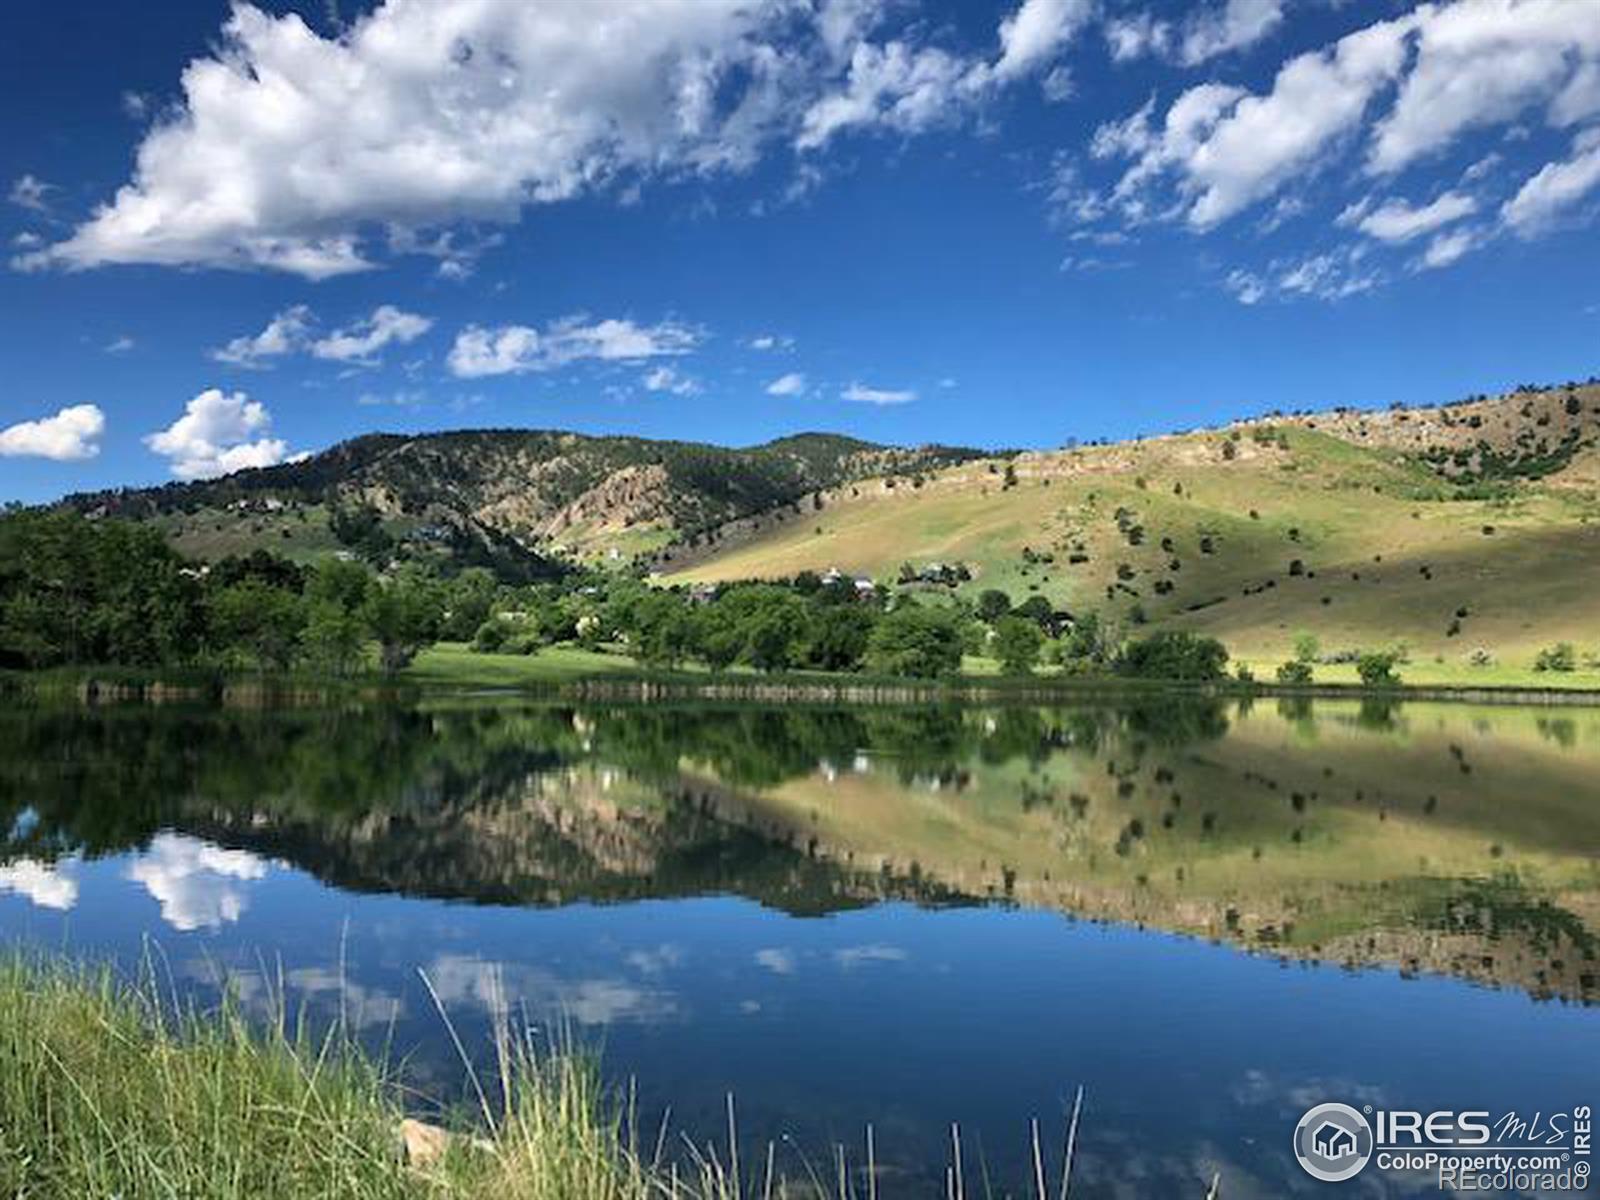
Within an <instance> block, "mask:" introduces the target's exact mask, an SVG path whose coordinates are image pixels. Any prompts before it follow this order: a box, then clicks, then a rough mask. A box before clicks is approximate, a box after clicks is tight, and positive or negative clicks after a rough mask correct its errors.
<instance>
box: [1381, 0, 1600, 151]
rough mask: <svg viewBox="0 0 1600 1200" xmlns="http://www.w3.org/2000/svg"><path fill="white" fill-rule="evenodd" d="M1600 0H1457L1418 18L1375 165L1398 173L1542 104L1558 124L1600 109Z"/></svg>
mask: <svg viewBox="0 0 1600 1200" xmlns="http://www.w3.org/2000/svg"><path fill="white" fill-rule="evenodd" d="M1597 71H1600V5H1596V4H1588V3H1577V4H1574V3H1572V2H1571V0H1456V3H1454V4H1444V5H1439V6H1437V7H1432V6H1430V7H1427V8H1425V9H1423V10H1421V13H1420V16H1419V20H1418V22H1417V53H1416V65H1415V66H1414V67H1413V69H1412V70H1411V72H1410V74H1409V75H1407V76H1406V79H1405V81H1404V83H1403V84H1402V85H1401V88H1400V92H1399V95H1398V96H1397V97H1396V99H1395V103H1394V107H1393V109H1392V110H1391V111H1390V112H1389V114H1388V115H1387V116H1386V117H1384V119H1383V120H1382V121H1381V122H1379V124H1378V127H1377V129H1376V131H1375V134H1374V137H1373V141H1372V145H1371V151H1370V164H1371V166H1372V168H1373V169H1374V170H1376V171H1382V172H1392V171H1397V170H1399V169H1400V168H1402V167H1405V166H1407V165H1409V164H1410V163H1412V162H1413V161H1415V160H1417V159H1419V158H1422V157H1424V156H1427V155H1430V154H1434V153H1436V152H1438V151H1440V150H1442V149H1444V148H1445V147H1447V146H1449V145H1450V144H1451V143H1452V142H1453V141H1454V140H1455V139H1456V138H1457V137H1459V136H1460V135H1461V134H1462V133H1464V132H1466V131H1467V130H1469V129H1473V128H1478V127H1482V126H1486V125H1496V124H1501V123H1504V122H1506V121H1510V120H1513V119H1515V118H1517V117H1519V116H1520V115H1521V114H1522V113H1523V112H1525V111H1526V110H1527V109H1529V108H1530V107H1532V106H1534V105H1537V104H1546V105H1548V106H1549V110H1548V113H1547V116H1548V118H1549V119H1550V121H1551V123H1552V124H1558V125H1559V124H1570V123H1571V122H1572V121H1574V120H1578V119H1581V118H1583V117H1585V116H1592V115H1594V114H1595V113H1596V112H1597V111H1600V86H1597V85H1600V76H1597Z"/></svg>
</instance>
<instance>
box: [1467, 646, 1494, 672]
mask: <svg viewBox="0 0 1600 1200" xmlns="http://www.w3.org/2000/svg"><path fill="white" fill-rule="evenodd" d="M1467 665H1468V666H1473V667H1492V666H1494V655H1493V654H1492V653H1490V652H1489V650H1488V649H1487V648H1485V647H1483V646H1478V647H1476V648H1475V649H1473V651H1472V652H1471V653H1470V654H1468V655H1467Z"/></svg>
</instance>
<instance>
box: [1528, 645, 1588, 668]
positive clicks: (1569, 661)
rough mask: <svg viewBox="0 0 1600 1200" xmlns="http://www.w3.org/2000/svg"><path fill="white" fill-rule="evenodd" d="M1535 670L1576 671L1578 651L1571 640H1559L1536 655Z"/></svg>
mask: <svg viewBox="0 0 1600 1200" xmlns="http://www.w3.org/2000/svg"><path fill="white" fill-rule="evenodd" d="M1533 669H1534V670H1535V671H1575V670H1577V669H1578V652H1577V651H1576V650H1575V649H1574V648H1573V645H1572V643H1571V642H1557V643H1556V644H1555V645H1554V646H1546V647H1545V648H1544V649H1543V650H1541V651H1539V653H1538V654H1537V655H1536V656H1535V657H1534V660H1533Z"/></svg>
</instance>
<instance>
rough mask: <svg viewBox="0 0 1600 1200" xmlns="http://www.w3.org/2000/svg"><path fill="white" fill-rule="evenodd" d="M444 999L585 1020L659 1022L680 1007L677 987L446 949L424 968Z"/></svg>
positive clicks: (502, 1011) (502, 1012)
mask: <svg viewBox="0 0 1600 1200" xmlns="http://www.w3.org/2000/svg"><path fill="white" fill-rule="evenodd" d="M423 975H424V977H425V978H426V979H427V980H428V983H429V985H430V986H431V987H432V989H433V991H434V994H435V995H437V996H438V998H439V1002H440V1003H441V1004H443V1005H445V1006H446V1007H449V1006H451V1005H463V1004H465V1005H472V1006H473V1007H476V1008H481V1009H483V1010H484V1011H486V1012H488V1013H489V1014H491V1015H492V1016H495V1017H496V1018H500V1019H504V1017H505V1016H506V1015H507V1014H508V1013H510V1012H512V1011H517V1012H523V1011H526V1012H530V1013H532V1014H534V1015H536V1016H543V1015H545V1014H546V1013H554V1014H556V1015H558V1016H559V1017H561V1018H564V1019H566V1020H568V1021H576V1022H577V1023H578V1024H580V1025H588V1026H604V1025H614V1024H617V1023H619V1022H624V1021H627V1022H634V1023H640V1024H656V1023H660V1022H663V1021H667V1020H671V1019H673V1018H674V1017H675V1016H676V1014H677V1011H678V1004H677V1000H676V999H675V997H674V996H673V994H672V993H671V992H668V991H665V990H662V989H660V988H654V987H639V986H637V985H635V984H633V983H631V982H629V981H627V980H623V979H607V978H604V977H601V978H590V979H565V978H561V977H560V976H557V975H553V974H551V973H550V972H548V971H543V970H540V969H539V968H536V967H529V966H524V965H522V964H520V963H510V962H495V961H490V960H485V959H481V958H474V957H470V956H468V955H464V954H444V955H440V956H439V957H437V958H435V959H434V960H433V961H432V962H431V963H429V964H428V966H427V968H426V969H425V970H424V971H423Z"/></svg>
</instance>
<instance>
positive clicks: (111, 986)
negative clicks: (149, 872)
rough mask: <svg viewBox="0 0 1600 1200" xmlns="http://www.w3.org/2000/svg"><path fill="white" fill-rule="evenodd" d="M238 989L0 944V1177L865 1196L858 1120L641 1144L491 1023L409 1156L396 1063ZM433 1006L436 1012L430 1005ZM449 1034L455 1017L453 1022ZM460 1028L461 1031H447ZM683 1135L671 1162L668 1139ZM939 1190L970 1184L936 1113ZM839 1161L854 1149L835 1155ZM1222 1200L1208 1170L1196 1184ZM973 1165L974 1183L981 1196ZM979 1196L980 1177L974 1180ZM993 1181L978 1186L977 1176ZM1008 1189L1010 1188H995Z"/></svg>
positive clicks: (234, 1185) (391, 1191)
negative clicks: (646, 1149)
mask: <svg viewBox="0 0 1600 1200" xmlns="http://www.w3.org/2000/svg"><path fill="white" fill-rule="evenodd" d="M277 1011H278V1019H277V1020H276V1021H271V1022H267V1023H266V1024H265V1025H263V1024H261V1023H253V1022H251V1021H248V1020H246V1019H245V1017H244V1016H243V1015H242V1013H241V1012H240V1011H239V1010H238V1009H237V1008H236V1007H234V1006H231V1005H227V1006H224V1007H223V1009H222V1010H221V1011H220V1012H215V1013H202V1012H199V1011H197V1010H195V1009H193V1008H182V1007H180V1006H179V1005H178V1003H177V1002H176V1001H175V1000H173V999H170V998H168V997H167V996H165V995H164V993H163V989H162V988H161V986H159V985H158V983H157V982H156V975H155V973H154V971H153V969H152V970H150V971H148V972H147V975H146V982H144V983H143V984H140V985H138V986H133V985H129V984H126V983H120V982H118V981H117V979H116V978H115V977H114V976H112V975H111V974H110V973H109V972H108V971H105V970H87V969H83V968H75V967H69V966H65V965H63V964H62V963H61V962H59V961H56V960H48V961H47V960H40V959H36V958H28V957H24V956H22V955H19V954H17V953H11V954H9V955H7V956H5V957H0V1194H3V1195H9V1196H13V1197H30V1198H31V1197H49V1198H51V1200H54V1198H56V1197H61V1198H63V1200H65V1198H67V1197H72V1198H74V1200H76V1198H79V1197H118V1198H119V1200H143V1198H145V1197H151V1198H155V1197H161V1198H166V1197H184V1198H186V1200H260V1198H264V1197H271V1198H272V1200H302V1198H306V1200H309V1198H311V1197H318V1198H325V1197H348V1198H350V1200H388V1198H391V1197H392V1198H395V1200H413V1198H419V1200H420V1198H424V1197H425V1198H427V1200H457V1198H461V1200H466V1198H468V1197H472V1198H481V1197H494V1200H741V1198H742V1197H752V1198H754V1197H756V1196H760V1197H762V1200H771V1198H772V1197H781V1198H785V1200H786V1198H788V1197H813V1198H816V1200H823V1198H825V1197H828V1198H832V1200H858V1198H859V1200H875V1198H876V1196H877V1194H878V1187H877V1184H878V1176H879V1172H880V1167H879V1166H878V1164H877V1160H876V1159H875V1157H874V1150H873V1146H874V1142H873V1134H872V1127H871V1126H868V1127H867V1129H866V1131H865V1134H866V1141H865V1145H866V1156H865V1159H864V1160H859V1159H855V1156H854V1155H848V1156H847V1152H846V1150H845V1148H844V1147H843V1146H842V1145H839V1146H836V1147H835V1151H836V1156H835V1158H834V1161H833V1162H832V1163H828V1161H827V1159H826V1158H824V1159H822V1160H821V1161H822V1162H823V1163H825V1164H826V1165H824V1166H822V1167H821V1168H820V1169H821V1174H818V1170H817V1169H816V1168H814V1167H813V1166H812V1164H811V1163H810V1162H809V1161H804V1156H802V1160H803V1170H802V1171H801V1172H799V1173H798V1174H786V1173H784V1172H783V1171H782V1169H781V1168H775V1154H774V1152H775V1150H776V1144H775V1143H768V1144H767V1145H766V1147H765V1150H764V1153H761V1154H758V1155H755V1156H754V1160H753V1161H746V1162H743V1163H742V1164H741V1160H740V1157H739V1149H738V1147H739V1135H738V1131H737V1126H736V1122H735V1113H734V1102H733V1098H732V1097H731V1096H730V1097H729V1098H728V1110H727V1111H728V1127H727V1130H726V1140H725V1141H723V1142H722V1143H721V1145H720V1146H716V1145H713V1144H711V1143H709V1142H706V1143H701V1144H699V1145H698V1146H696V1144H694V1143H692V1142H690V1141H689V1140H688V1139H687V1138H686V1137H684V1136H683V1135H674V1136H673V1137H669V1131H668V1129H667V1127H666V1125H665V1124H663V1125H662V1127H661V1128H660V1129H658V1130H656V1131H654V1132H653V1133H652V1134H651V1136H650V1137H649V1139H648V1140H649V1142H650V1146H651V1153H650V1155H649V1157H648V1158H646V1157H645V1156H644V1155H643V1154H641V1153H640V1151H639V1150H638V1148H637V1146H638V1142H637V1141H636V1139H635V1136H634V1129H635V1127H634V1124H633V1121H632V1114H631V1112H630V1111H628V1110H627V1109H626V1108H624V1107H623V1106H622V1105H620V1104H618V1103H616V1102H615V1100H614V1098H612V1097H610V1096H608V1095H607V1094H606V1093H605V1092H604V1091H603V1089H602V1087H601V1085H600V1081H599V1074H598V1072H597V1070H596V1069H595V1066H594V1063H593V1062H592V1060H589V1059H587V1058H584V1057H581V1056H579V1055H577V1054H574V1053H571V1052H568V1053H563V1054H559V1055H556V1056H553V1057H552V1056H543V1055H539V1056H536V1055H535V1053H534V1052H533V1051H532V1050H531V1049H530V1048H529V1047H528V1046H527V1045H526V1044H518V1043H516V1042H514V1041H512V1040H510V1039H509V1037H503V1038H502V1041H501V1044H500V1045H499V1046H498V1047H497V1048H498V1050H499V1055H498V1062H499V1070H498V1072H497V1074H496V1076H495V1077H494V1078H492V1079H479V1078H478V1077H476V1076H474V1078H473V1085H474V1091H475V1093H476V1095H477V1099H478V1105H477V1111H476V1112H475V1113H473V1114H471V1116H470V1119H469V1120H467V1121H466V1122H464V1123H463V1124H461V1126H460V1127H459V1128H458V1129H457V1130H456V1131H455V1132H453V1133H446V1132H445V1131H443V1130H440V1129H439V1128H438V1127H436V1126H433V1127H427V1128H426V1130H425V1132H426V1133H427V1134H428V1136H427V1137H426V1138H425V1139H424V1140H425V1141H430V1142H432V1144H433V1146H434V1148H435V1150H436V1151H437V1156H436V1157H435V1156H434V1155H433V1154H432V1153H430V1154H428V1155H425V1156H419V1155H416V1154H415V1153H413V1154H412V1156H411V1157H410V1158H409V1160H408V1154H407V1145H408V1139H407V1138H406V1137H405V1136H404V1134H403V1125H404V1124H406V1123H407V1122H406V1112H405V1107H404V1105H403V1104H402V1098H403V1095H404V1092H403V1089H402V1087H401V1085H400V1083H399V1080H398V1079H397V1077H396V1076H395V1075H393V1074H392V1073H391V1072H390V1071H389V1069H388V1068H387V1067H386V1066H385V1065H384V1061H383V1060H379V1059H375V1058H373V1057H371V1056H369V1055H368V1054H366V1053H365V1052H363V1051H362V1050H361V1049H360V1048H358V1047H357V1046H356V1045H355V1043H354V1042H353V1041H351V1040H350V1039H349V1038H348V1037H347V1036H346V1035H345V1034H344V1032H343V1031H342V1029H340V1028H335V1029H334V1030H333V1031H331V1032H329V1033H328V1034H326V1035H324V1036H322V1037H320V1038H314V1037H312V1036H311V1035H310V1034H309V1033H308V1032H307V1031H306V1030H305V1028H304V1027H291V1026H290V1024H289V1022H287V1021H286V1020H285V1019H284V1016H283V1009H282V1006H281V1005H279V1006H278V1010H277ZM441 1014H442V1009H441ZM451 1036H452V1037H454V1030H453V1029H452V1030H451ZM457 1044H458V1045H459V1043H457ZM1082 1104H1083V1089H1082V1088H1079V1089H1078V1095H1077V1100H1076V1101H1075V1103H1074V1105H1073V1109H1072V1116H1071V1120H1070V1123H1069V1124H1068V1126H1067V1131H1066V1148H1065V1153H1064V1156H1063V1157H1062V1159H1061V1160H1060V1164H1059V1168H1058V1169H1057V1168H1055V1166H1054V1164H1051V1163H1050V1162H1049V1160H1050V1158H1051V1157H1052V1156H1051V1155H1049V1154H1048V1153H1047V1152H1046V1151H1045V1150H1044V1149H1043V1146H1042V1144H1041V1135H1040V1129H1039V1124H1038V1122H1037V1121H1035V1122H1033V1124H1032V1154H1033V1174H1032V1178H1031V1179H1030V1180H1029V1181H1028V1183H1027V1184H1026V1185H1025V1187H1024V1189H1023V1191H1022V1192H1021V1193H1020V1195H1023V1196H1026V1197H1027V1198H1028V1200H1050V1197H1052V1196H1055V1195H1056V1194H1057V1184H1056V1178H1055V1176H1056V1174H1057V1173H1058V1171H1059V1175H1060V1185H1059V1194H1060V1195H1062V1196H1065V1195H1067V1193H1068V1187H1069V1184H1070V1181H1071V1175H1072V1164H1073V1157H1074V1154H1073V1151H1074V1147H1075V1145H1076V1140H1077V1133H1078V1118H1079V1113H1080V1111H1081V1108H1082ZM680 1140H681V1142H682V1148H681V1149H679V1150H678V1151H677V1154H676V1158H675V1159H673V1161H671V1162H668V1161H667V1158H666V1157H664V1151H665V1150H666V1149H667V1148H668V1147H675V1146H676V1144H677V1142H678V1141H680ZM951 1150H952V1155H951V1161H950V1163H949V1164H946V1165H945V1167H944V1168H943V1174H944V1177H945V1190H946V1192H947V1194H949V1195H954V1196H961V1195H965V1194H966V1187H967V1186H968V1185H969V1181H967V1180H966V1179H965V1178H964V1177H965V1176H966V1175H967V1174H968V1169H967V1168H964V1167H963V1165H962V1151H961V1132H960V1129H959V1127H956V1126H952V1127H951ZM850 1160H855V1161H850ZM1202 1188H1204V1193H1203V1194H1204V1195H1205V1196H1206V1197H1207V1200H1219V1197H1220V1196H1221V1194H1222V1192H1221V1181H1220V1178H1219V1177H1218V1176H1217V1175H1215V1174H1212V1175H1211V1176H1210V1180H1209V1187H1206V1186H1205V1181H1204V1180H1202V1181H1201V1182H1200V1184H1199V1186H1197V1187H1196V1190H1195V1194H1196V1195H1199V1194H1201V1189H1202ZM987 1190H988V1189H987V1176H985V1191H986V1193H987ZM974 1194H976V1193H974ZM990 1194H992V1193H990ZM1006 1194H1008V1195H1009V1194H1013V1193H1010V1192H1007V1193H1006Z"/></svg>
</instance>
